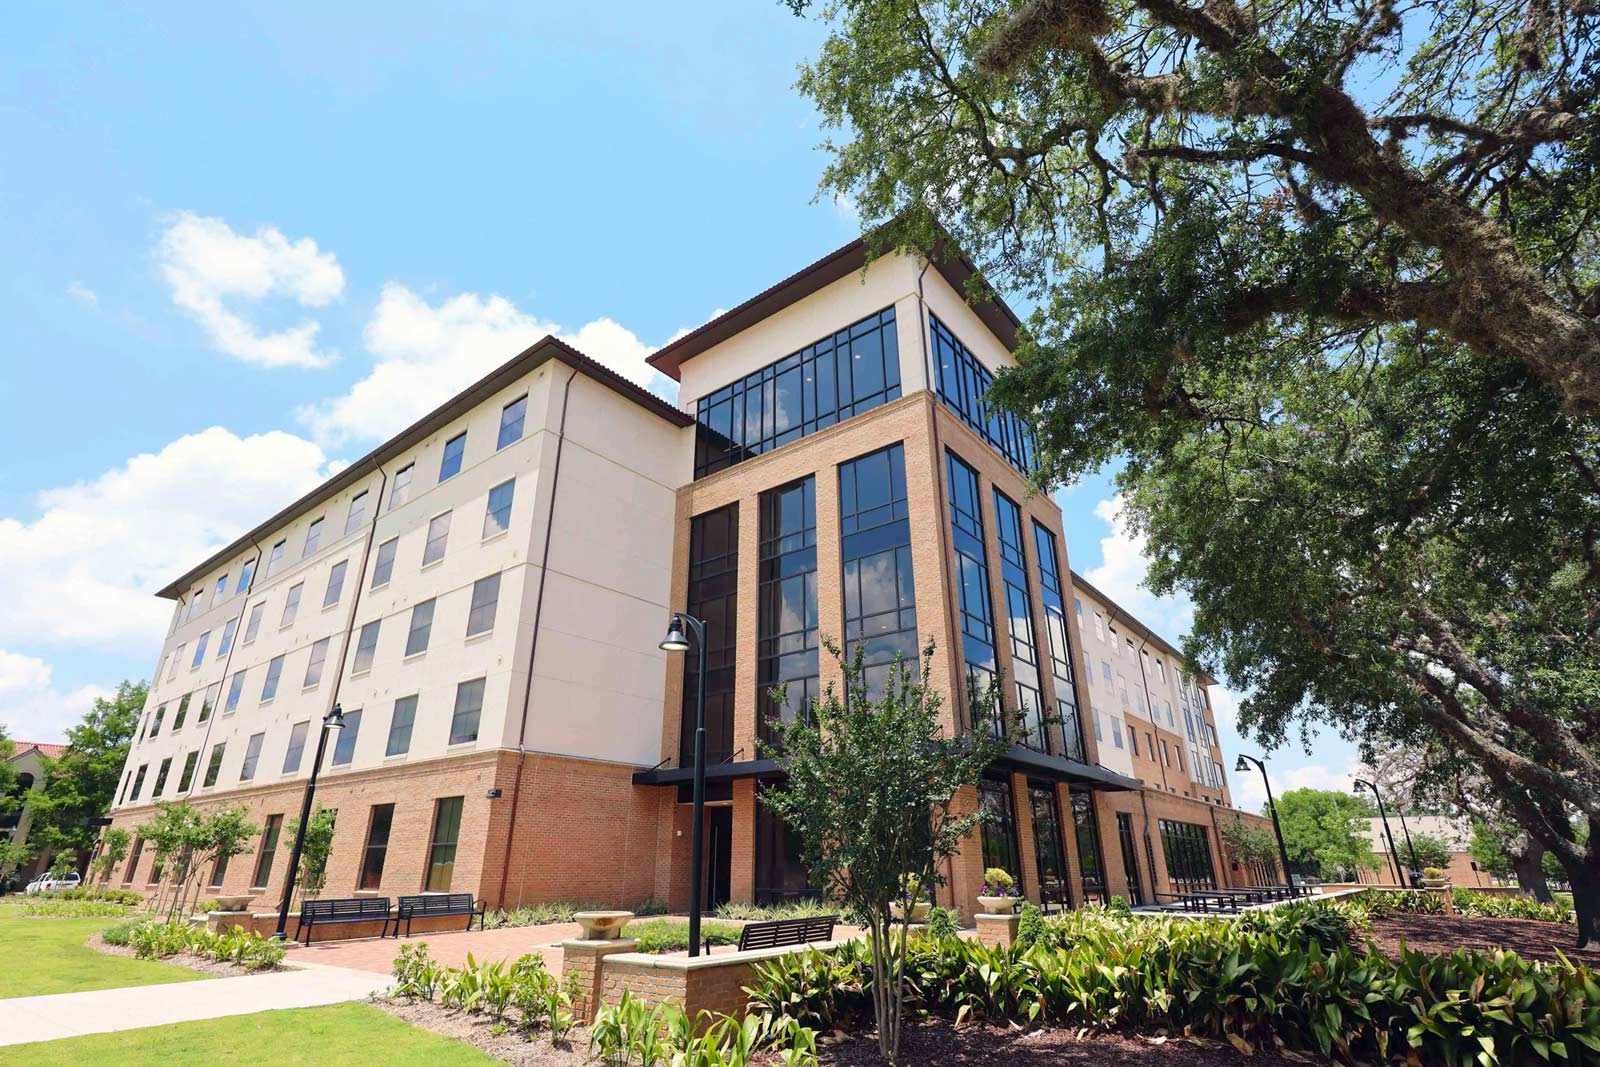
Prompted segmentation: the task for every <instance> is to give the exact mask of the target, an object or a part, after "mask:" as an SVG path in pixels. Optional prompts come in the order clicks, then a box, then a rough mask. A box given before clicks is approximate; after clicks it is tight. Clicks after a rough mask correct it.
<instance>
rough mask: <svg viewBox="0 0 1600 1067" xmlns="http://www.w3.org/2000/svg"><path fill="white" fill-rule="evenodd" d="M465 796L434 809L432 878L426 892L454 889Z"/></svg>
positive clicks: (445, 799)
mask: <svg viewBox="0 0 1600 1067" xmlns="http://www.w3.org/2000/svg"><path fill="white" fill-rule="evenodd" d="M465 799H466V798H465V797H442V798H440V799H439V800H438V801H437V802H436V803H435V804H434V806H433V838H432V839H431V840H430V841H429V842H428V877H427V882H426V883H425V884H424V885H423V889H425V890H427V891H428V892H430V893H443V892H447V891H448V890H449V889H450V878H451V876H452V875H454V874H455V869H456V840H457V839H458V838H459V837H460V836H461V805H462V802H463V801H464V800H465Z"/></svg>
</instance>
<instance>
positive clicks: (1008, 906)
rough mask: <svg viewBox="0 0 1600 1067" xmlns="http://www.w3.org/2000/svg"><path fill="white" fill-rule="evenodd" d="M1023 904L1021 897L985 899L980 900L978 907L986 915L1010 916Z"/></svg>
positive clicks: (982, 897)
mask: <svg viewBox="0 0 1600 1067" xmlns="http://www.w3.org/2000/svg"><path fill="white" fill-rule="evenodd" d="M1020 903H1022V898H1021V897H984V896H980V897H979V898H978V906H979V907H980V908H982V909H983V911H984V914H986V915H1010V914H1011V913H1012V912H1014V911H1016V910H1017V905H1018V904H1020Z"/></svg>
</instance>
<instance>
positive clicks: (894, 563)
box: [839, 445, 918, 697]
mask: <svg viewBox="0 0 1600 1067" xmlns="http://www.w3.org/2000/svg"><path fill="white" fill-rule="evenodd" d="M907 516H908V507H907V501H906V463H905V448H904V447H903V446H901V445H891V446H889V447H888V448H885V449H881V450H879V451H877V452H873V453H870V454H869V455H865V456H861V457H860V458H858V459H853V460H850V461H849V462H848V463H842V464H840V465H839V534H840V554H841V556H842V562H843V567H842V570H841V573H842V574H843V577H844V636H845V651H846V653H847V654H851V655H853V654H854V653H855V650H856V649H857V648H861V649H862V661H863V666H864V670H865V681H866V685H867V690H868V692H869V693H870V694H872V695H873V696H874V697H877V696H881V695H882V692H883V686H884V682H885V680H886V679H887V678H888V676H889V672H890V671H892V670H893V669H894V664H895V661H896V659H901V658H903V662H904V663H905V664H906V665H907V666H908V667H909V668H911V669H912V670H916V669H917V651H918V650H917V594H916V585H915V583H914V581H913V576H912V570H911V522H910V519H909V518H908V517H907Z"/></svg>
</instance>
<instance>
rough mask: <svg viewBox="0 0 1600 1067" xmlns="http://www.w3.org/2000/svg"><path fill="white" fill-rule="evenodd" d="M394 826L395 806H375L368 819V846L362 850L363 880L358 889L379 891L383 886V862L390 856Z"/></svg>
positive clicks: (358, 884)
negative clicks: (391, 833)
mask: <svg viewBox="0 0 1600 1067" xmlns="http://www.w3.org/2000/svg"><path fill="white" fill-rule="evenodd" d="M393 826H394V805H393V804H374V805H373V806H372V814H371V815H370V816H368V818H367V844H366V847H365V848H363V849H362V850H361V880H360V882H358V883H357V884H356V888H357V889H377V888H378V887H379V886H381V885H382V884H383V861H384V860H385V859H386V858H387V857H388V854H389V830H390V828H391V827H393Z"/></svg>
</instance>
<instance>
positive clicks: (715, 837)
mask: <svg viewBox="0 0 1600 1067" xmlns="http://www.w3.org/2000/svg"><path fill="white" fill-rule="evenodd" d="M705 885H706V903H705V906H706V908H707V909H710V908H717V907H721V906H722V905H723V904H726V903H727V902H728V897H729V896H730V895H731V893H732V885H733V808H731V807H716V808H707V809H706V880H705Z"/></svg>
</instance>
